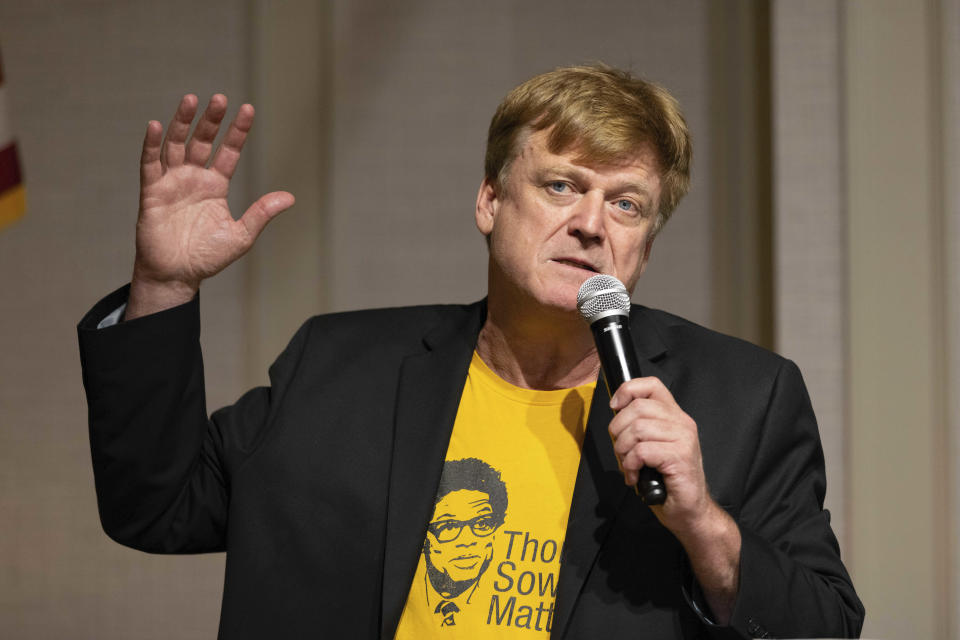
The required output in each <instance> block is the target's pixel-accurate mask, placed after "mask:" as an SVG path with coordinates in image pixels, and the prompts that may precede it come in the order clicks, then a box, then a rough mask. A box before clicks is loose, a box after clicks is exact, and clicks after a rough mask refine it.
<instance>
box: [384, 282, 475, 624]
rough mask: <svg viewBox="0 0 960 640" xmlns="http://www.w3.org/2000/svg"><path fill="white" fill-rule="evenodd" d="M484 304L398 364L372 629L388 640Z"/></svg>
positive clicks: (413, 564) (435, 332) (437, 330)
mask: <svg viewBox="0 0 960 640" xmlns="http://www.w3.org/2000/svg"><path fill="white" fill-rule="evenodd" d="M486 315H487V307H486V301H485V300H483V301H480V302H478V303H475V304H473V305H470V306H469V307H466V308H465V309H464V310H463V311H462V313H461V314H460V315H458V316H456V317H455V319H454V320H452V321H446V322H443V323H441V324H438V325H437V326H436V327H434V328H432V329H431V330H430V331H428V333H427V334H426V335H425V336H424V338H423V349H422V351H420V352H418V353H416V354H414V355H411V356H408V357H406V358H405V359H404V361H403V364H402V365H401V369H400V377H399V382H398V386H397V397H396V411H395V420H394V437H393V456H392V463H391V468H390V485H389V488H388V495H387V522H386V546H385V550H384V560H383V587H382V588H383V593H382V596H381V600H380V603H381V604H380V606H381V618H380V629H381V636H382V637H383V638H393V636H394V633H395V632H396V629H397V625H398V624H399V622H400V615H401V614H402V613H403V607H404V604H405V603H406V599H407V594H408V593H409V591H410V583H411V582H412V581H413V576H414V573H415V572H416V568H417V562H418V560H419V550H420V549H421V548H422V546H423V540H424V536H425V535H426V531H427V523H428V521H429V519H430V516H431V513H432V510H433V498H434V494H435V493H436V491H437V484H438V483H439V482H440V474H441V472H442V471H443V459H444V456H445V455H446V452H447V445H448V444H449V441H450V433H451V431H452V430H453V423H454V421H455V420H456V417H457V409H458V407H459V406H460V396H461V395H463V387H464V383H465V381H466V379H467V371H468V370H469V368H470V359H471V357H472V356H473V350H474V348H475V347H476V344H477V334H479V332H480V327H481V326H483V321H484V319H485V318H486Z"/></svg>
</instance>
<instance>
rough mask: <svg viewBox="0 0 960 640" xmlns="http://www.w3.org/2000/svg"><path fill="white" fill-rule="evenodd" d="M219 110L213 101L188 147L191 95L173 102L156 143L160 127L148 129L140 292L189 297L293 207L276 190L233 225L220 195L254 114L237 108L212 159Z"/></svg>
mask: <svg viewBox="0 0 960 640" xmlns="http://www.w3.org/2000/svg"><path fill="white" fill-rule="evenodd" d="M226 110H227V99H226V97H225V96H223V95H219V94H218V95H215V96H213V97H212V98H211V99H210V103H209V105H208V106H207V108H206V110H205V111H204V113H203V116H202V117H201V119H200V121H199V122H198V123H197V126H196V129H195V130H194V132H193V135H192V136H190V139H189V141H188V140H187V135H188V133H189V131H190V124H191V122H192V121H193V118H194V116H195V115H196V112H197V98H196V96H193V95H187V96H184V97H183V99H182V100H181V101H180V105H179V107H178V108H177V113H176V115H175V116H174V118H173V120H172V122H171V123H170V126H169V127H168V129H167V134H166V138H165V139H163V140H162V142H161V136H162V134H163V127H162V125H161V124H160V123H159V122H156V121H151V122H150V123H149V124H148V125H147V133H146V136H145V137H144V142H143V155H142V157H141V164H140V213H139V217H138V219H137V240H136V242H137V255H136V261H135V263H134V283H133V286H134V287H136V286H138V285H141V286H140V290H144V288H145V287H144V286H143V285H149V286H152V287H154V289H155V288H156V287H157V286H160V287H164V286H165V287H168V288H172V289H179V290H181V291H192V292H196V290H197V288H198V287H199V286H200V282H201V281H202V280H203V279H205V278H209V277H210V276H212V275H215V274H216V273H218V272H219V271H221V270H222V269H224V268H225V267H226V266H227V265H229V264H230V263H231V262H233V261H234V260H236V259H237V258H239V257H240V256H242V255H243V254H244V253H246V252H247V250H248V249H250V247H251V246H252V245H253V242H254V240H256V238H257V236H258V235H259V234H260V232H261V231H262V230H263V228H264V226H265V225H266V224H267V222H269V221H270V219H271V218H273V217H274V216H275V215H277V214H278V213H280V212H281V211H283V210H284V209H287V208H289V207H290V206H292V205H293V201H294V199H293V196H292V195H291V194H290V193H287V192H285V191H275V192H272V193H268V194H266V195H264V196H261V197H260V198H259V199H258V200H257V201H256V202H254V203H253V204H252V205H251V206H250V208H249V209H247V210H246V212H244V214H243V216H241V217H240V219H239V220H234V219H233V216H232V215H231V214H230V208H229V206H228V205H227V192H228V189H229V186H230V179H231V178H232V177H233V173H234V171H235V170H236V167H237V163H238V161H239V159H240V152H241V150H242V148H243V143H244V142H245V140H246V137H247V133H248V132H249V131H250V127H251V126H252V124H253V107H252V106H250V105H248V104H245V105H243V106H241V107H240V110H239V111H238V113H237V115H236V117H235V118H234V120H233V122H231V123H230V127H229V129H228V130H227V133H226V134H225V135H224V138H223V141H222V142H221V144H220V147H219V148H218V149H217V151H216V153H215V154H214V155H213V159H212V160H211V159H210V158H211V153H212V150H213V142H214V139H215V138H216V136H217V132H218V130H219V128H220V123H221V121H222V120H223V117H224V114H225V113H226ZM208 162H209V166H207V165H208ZM191 295H192V294H191ZM131 296H132V297H133V292H131Z"/></svg>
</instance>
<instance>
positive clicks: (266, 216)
mask: <svg viewBox="0 0 960 640" xmlns="http://www.w3.org/2000/svg"><path fill="white" fill-rule="evenodd" d="M294 202H296V199H295V198H294V197H293V194H292V193H289V192H287V191H272V192H270V193H268V194H266V195H263V196H260V199H259V200H257V201H256V202H254V203H253V204H252V205H250V208H249V209H247V210H246V211H245V212H244V214H243V215H242V216H241V217H240V222H242V223H243V226H244V227H245V228H246V230H247V237H248V238H249V244H253V241H254V240H256V239H257V236H259V235H260V232H261V231H263V228H264V227H265V226H267V223H268V222H270V221H271V220H273V218H274V217H275V216H276V215H277V214H278V213H281V212H282V211H286V210H287V209H289V208H290V207H292V206H293V204H294Z"/></svg>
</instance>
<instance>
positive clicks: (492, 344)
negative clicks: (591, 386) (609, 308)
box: [477, 296, 600, 390]
mask: <svg viewBox="0 0 960 640" xmlns="http://www.w3.org/2000/svg"><path fill="white" fill-rule="evenodd" d="M477 353H478V354H479V355H480V358H481V359H482V360H483V361H484V362H485V363H486V364H487V366H488V367H490V369H492V370H493V371H494V372H495V373H496V374H497V375H498V376H500V377H501V378H503V379H504V380H506V381H507V382H509V383H511V384H513V385H516V386H518V387H523V388H525V389H544V390H551V389H569V388H571V387H576V386H579V385H581V384H587V383H589V382H594V381H595V380H596V379H597V373H598V372H599V370H600V360H599V358H598V356H597V351H596V347H595V345H594V342H593V336H592V335H591V333H590V328H589V327H588V326H587V324H586V323H585V322H584V321H583V319H582V318H581V317H580V315H579V313H577V312H576V311H573V312H572V313H571V312H569V311H563V310H543V309H533V310H526V311H525V310H523V307H522V306H521V305H515V304H510V303H507V304H499V303H498V301H497V300H495V299H494V297H493V296H491V297H490V298H489V299H488V303H487V320H486V322H485V324H484V325H483V328H482V329H481V330H480V336H479V338H478V339H477Z"/></svg>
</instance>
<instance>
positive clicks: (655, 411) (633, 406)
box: [609, 398, 677, 438]
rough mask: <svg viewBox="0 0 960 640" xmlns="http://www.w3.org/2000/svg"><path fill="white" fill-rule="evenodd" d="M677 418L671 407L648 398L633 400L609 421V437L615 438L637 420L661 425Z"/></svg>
mask: <svg viewBox="0 0 960 640" xmlns="http://www.w3.org/2000/svg"><path fill="white" fill-rule="evenodd" d="M676 418H677V416H676V415H675V413H674V412H673V411H672V407H670V406H669V405H664V404H663V403H662V402H659V401H657V400H651V399H650V398H634V399H633V400H631V401H630V403H629V404H628V405H627V406H625V407H623V408H622V409H621V410H620V411H619V412H617V414H616V415H615V416H614V417H613V420H611V421H610V426H609V429H610V435H611V436H613V437H614V438H616V437H617V436H618V435H619V434H620V432H621V431H622V430H623V429H626V428H627V427H629V426H630V425H631V424H633V423H634V422H636V421H638V420H656V421H660V422H663V423H669V422H673V421H675V420H676Z"/></svg>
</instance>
